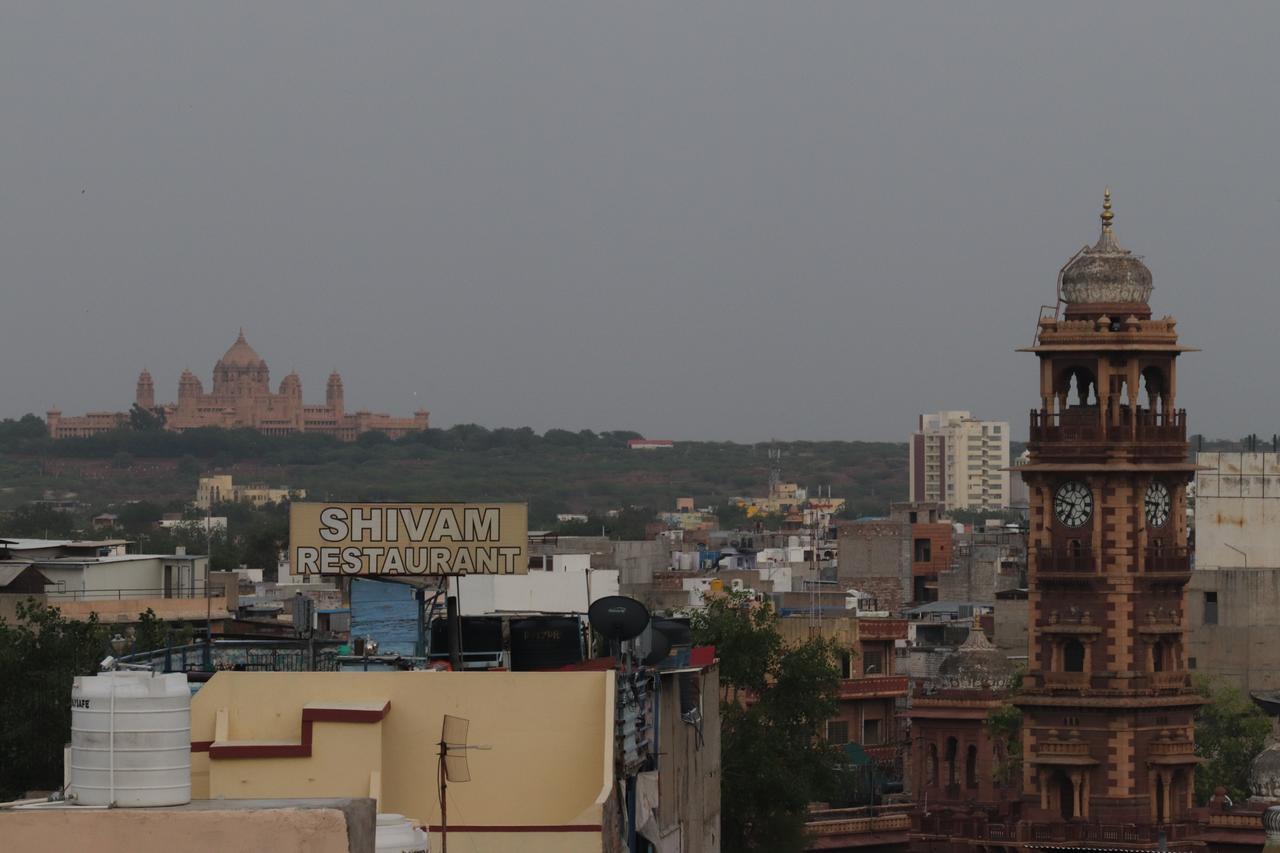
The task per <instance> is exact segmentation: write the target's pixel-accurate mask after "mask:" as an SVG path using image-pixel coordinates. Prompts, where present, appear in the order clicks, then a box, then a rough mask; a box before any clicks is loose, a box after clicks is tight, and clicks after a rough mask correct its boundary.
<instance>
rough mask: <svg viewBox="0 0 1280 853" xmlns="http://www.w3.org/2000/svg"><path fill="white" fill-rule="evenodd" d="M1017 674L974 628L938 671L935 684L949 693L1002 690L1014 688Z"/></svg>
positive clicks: (999, 652)
mask: <svg viewBox="0 0 1280 853" xmlns="http://www.w3.org/2000/svg"><path fill="white" fill-rule="evenodd" d="M1017 674H1018V668H1017V667H1016V666H1015V665H1014V664H1013V662H1012V661H1010V660H1009V658H1008V657H1007V656H1006V655H1005V654H1004V652H1002V651H1000V650H999V649H997V648H996V647H995V646H993V645H991V641H990V640H988V639H987V635H986V633H984V632H983V630H982V629H981V628H979V627H978V626H977V625H974V626H973V627H971V628H970V629H969V636H968V637H967V638H966V639H965V641H964V643H963V644H962V645H961V646H960V648H958V649H956V650H955V651H954V652H952V653H951V654H950V655H948V656H947V657H946V659H945V660H943V661H942V664H941V665H940V666H939V667H938V677H937V682H938V686H940V687H943V688H947V689H951V690H982V689H990V690H1005V689H1007V688H1009V687H1011V686H1013V680H1014V678H1015V677H1016V676H1017Z"/></svg>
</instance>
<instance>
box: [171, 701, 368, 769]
mask: <svg viewBox="0 0 1280 853" xmlns="http://www.w3.org/2000/svg"><path fill="white" fill-rule="evenodd" d="M390 710H391V702H389V701H388V702H387V703H386V704H385V705H383V706H382V708H381V710H377V711H363V710H359V709H355V708H303V709H302V738H301V740H300V741H299V742H298V743H283V744H280V743H273V744H251V743H240V744H237V743H233V744H226V745H224V746H214V745H213V742H212V741H203V740H202V741H192V742H191V751H192V752H207V753H209V757H210V758H219V759H221V758H310V757H311V739H312V732H311V728H312V726H313V725H314V724H315V723H318V722H319V723H376V722H379V721H381V720H382V719H384V718H385V717H386V716H387V713H388V712H389V711H390Z"/></svg>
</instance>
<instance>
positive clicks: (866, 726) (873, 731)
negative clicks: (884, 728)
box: [862, 720, 880, 746]
mask: <svg viewBox="0 0 1280 853" xmlns="http://www.w3.org/2000/svg"><path fill="white" fill-rule="evenodd" d="M862 742H863V744H865V745H866V746H875V745H877V744H879V743H880V721H879V720H863V721H862Z"/></svg>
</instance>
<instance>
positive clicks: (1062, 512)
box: [1053, 480, 1093, 527]
mask: <svg viewBox="0 0 1280 853" xmlns="http://www.w3.org/2000/svg"><path fill="white" fill-rule="evenodd" d="M1053 512H1054V515H1056V516H1057V517H1058V522H1059V523H1060V524H1062V525H1063V526H1064V527H1083V526H1084V524H1085V523H1086V522H1087V521H1088V520H1089V517H1090V516H1091V515H1093V492H1091V491H1089V487H1088V486H1086V485H1085V484H1084V483H1080V482H1077V481H1074V480H1073V481H1071V482H1067V483H1063V484H1062V485H1061V486H1058V491H1057V493H1055V494H1054V496H1053Z"/></svg>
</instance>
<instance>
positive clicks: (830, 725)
mask: <svg viewBox="0 0 1280 853" xmlns="http://www.w3.org/2000/svg"><path fill="white" fill-rule="evenodd" d="M848 742H849V724H848V723H847V722H846V721H844V720H828V721H827V743H830V744H836V745H843V744H846V743H848Z"/></svg>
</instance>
